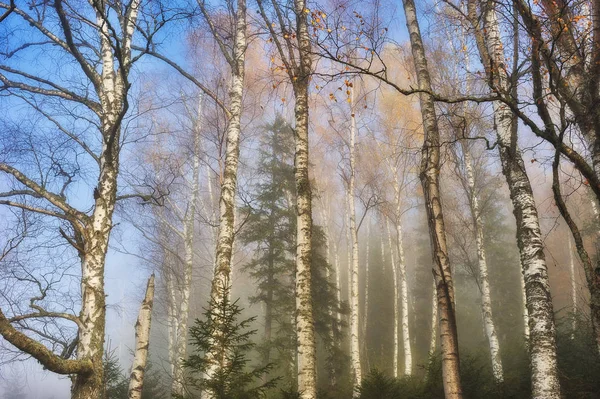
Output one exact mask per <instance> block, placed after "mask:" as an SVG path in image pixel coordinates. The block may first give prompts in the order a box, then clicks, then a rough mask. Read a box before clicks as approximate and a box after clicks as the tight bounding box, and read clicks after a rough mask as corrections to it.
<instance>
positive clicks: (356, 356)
mask: <svg viewBox="0 0 600 399" xmlns="http://www.w3.org/2000/svg"><path fill="white" fill-rule="evenodd" d="M350 91H353V89H352V88H350ZM350 100H351V101H352V94H351V97H350ZM350 104H351V116H350V118H351V119H350V148H349V151H350V176H349V177H348V191H347V192H346V195H347V196H348V208H349V209H348V212H349V216H350V224H349V225H348V228H349V230H350V239H351V242H352V263H351V264H350V358H351V363H350V364H351V367H352V374H353V385H354V386H355V387H357V386H360V384H361V380H362V370H361V363H360V342H359V336H358V334H359V324H360V323H359V316H358V307H359V301H358V232H357V226H356V207H355V203H354V181H355V172H356V170H355V145H356V118H355V113H354V104H353V102H351V103H350Z"/></svg>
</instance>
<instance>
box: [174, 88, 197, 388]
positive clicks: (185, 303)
mask: <svg viewBox="0 0 600 399" xmlns="http://www.w3.org/2000/svg"><path fill="white" fill-rule="evenodd" d="M201 117H202V96H200V98H199V99H198V114H197V118H196V120H195V123H194V129H193V130H194V131H193V134H194V147H193V154H192V173H191V179H192V181H191V192H190V196H189V199H188V203H187V209H186V212H185V215H184V219H183V234H182V236H183V237H182V238H183V246H184V250H185V258H184V270H183V286H181V287H178V288H179V290H181V298H180V303H179V312H177V320H175V321H173V322H174V323H175V324H176V326H177V335H176V339H175V355H174V360H175V364H174V367H173V380H172V387H171V390H172V392H173V393H174V394H176V395H183V394H184V391H183V379H184V376H183V361H184V360H185V358H186V352H187V336H188V321H189V313H190V292H191V290H192V275H193V271H194V233H195V222H196V204H197V202H198V196H199V195H198V194H199V191H200V182H199V176H198V175H199V172H200V139H201Z"/></svg>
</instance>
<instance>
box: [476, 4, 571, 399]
mask: <svg viewBox="0 0 600 399" xmlns="http://www.w3.org/2000/svg"><path fill="white" fill-rule="evenodd" d="M495 7H496V6H495V5H494V4H492V3H489V4H487V3H486V4H482V8H484V9H485V11H484V13H485V14H484V15H483V21H484V29H482V28H480V26H479V16H478V13H477V5H476V3H475V2H474V1H469V4H468V14H469V18H470V20H471V23H472V24H473V27H474V30H475V34H476V39H477V45H478V48H479V52H480V55H481V58H482V60H483V63H484V65H486V71H487V72H488V74H489V77H490V79H493V82H490V83H491V84H492V86H493V88H494V89H496V88H497V89H499V90H502V91H504V92H505V93H508V92H509V89H510V87H509V79H508V76H507V72H506V70H505V68H504V65H505V57H504V49H503V44H502V41H501V37H500V27H499V22H498V18H497V14H496V9H495ZM493 106H494V124H495V128H496V133H497V140H498V144H499V145H498V147H499V151H500V161H501V163H502V171H503V173H504V176H505V177H506V181H507V183H508V188H509V191H510V197H511V200H512V204H513V213H514V214H515V218H516V221H517V243H518V246H519V250H520V253H521V265H522V267H523V274H524V281H525V292H526V299H527V308H528V312H529V327H530V332H531V335H530V340H529V349H530V353H531V373H532V377H531V382H532V396H533V397H534V398H545V399H554V398H556V399H558V398H560V383H559V379H558V367H557V361H556V328H555V325H554V312H553V308H552V297H551V295H550V285H549V281H548V270H547V267H546V259H545V255H544V245H543V241H542V233H541V230H540V226H539V219H538V214H537V209H536V205H535V199H534V197H533V190H532V189H531V183H530V182H529V177H528V176H527V172H526V170H525V164H524V162H523V159H522V157H521V153H520V150H519V149H518V146H517V141H516V125H515V124H516V123H517V122H516V120H515V117H514V115H513V113H512V111H511V110H510V109H509V108H508V106H507V105H505V104H503V103H501V102H499V101H496V102H494V104H493Z"/></svg>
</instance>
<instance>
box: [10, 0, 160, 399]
mask: <svg viewBox="0 0 600 399" xmlns="http://www.w3.org/2000/svg"><path fill="white" fill-rule="evenodd" d="M0 8H1V9H4V10H9V9H12V13H11V15H10V16H9V18H11V19H13V21H14V23H15V24H17V25H18V26H22V27H23V28H25V29H28V30H29V31H28V32H30V34H31V37H35V39H34V40H33V41H32V42H27V41H26V40H27V39H24V37H25V36H24V37H21V38H15V41H13V42H12V43H10V44H9V46H10V47H11V50H10V51H9V52H8V54H12V55H15V54H19V55H21V56H26V55H28V56H31V55H32V54H37V53H36V52H37V51H38V50H39V51H44V49H47V50H48V51H50V52H49V53H48V54H49V56H51V57H53V59H54V60H63V61H64V62H67V63H70V65H71V67H72V68H74V69H71V71H73V73H74V74H75V75H74V76H73V75H72V76H71V79H70V80H69V79H67V80H60V79H54V78H47V77H46V76H45V74H44V72H43V71H40V70H36V69H33V70H31V69H29V68H27V70H28V71H27V72H26V71H25V69H20V68H19V66H18V65H15V63H16V60H11V59H10V58H11V57H6V58H4V59H3V62H2V64H1V65H0V71H1V72H0V81H1V82H2V88H3V90H4V91H5V92H6V93H8V94H11V95H12V96H13V98H16V99H20V101H22V102H23V104H26V105H28V106H29V107H30V108H31V109H32V110H33V111H35V112H36V113H38V115H40V116H41V117H42V118H45V120H46V122H47V123H48V124H49V125H50V126H53V127H54V128H55V129H56V132H58V133H59V134H61V135H62V137H63V139H64V140H67V141H69V142H71V143H74V144H75V145H77V146H78V147H79V149H80V150H81V151H82V153H84V154H85V155H86V156H87V157H89V158H88V159H89V161H88V162H89V164H90V165H92V168H93V169H92V170H94V169H95V172H94V174H95V175H96V177H95V179H96V181H95V183H93V185H94V186H95V188H94V189H93V192H92V193H90V194H89V197H88V198H90V197H93V202H92V206H91V208H90V207H89V203H88V205H86V206H84V207H82V209H84V210H81V209H78V208H77V207H76V206H75V205H73V199H72V198H68V194H69V193H68V191H67V189H68V188H69V186H70V184H71V183H72V182H73V180H74V179H75V178H76V175H75V174H74V173H72V171H69V170H63V172H64V173H63V174H62V178H61V179H59V180H58V181H55V182H52V183H51V182H48V181H46V180H45V178H44V172H43V171H41V174H40V175H36V172H35V171H33V170H30V169H29V168H26V167H25V165H24V164H20V163H19V160H18V159H15V157H14V156H8V155H6V156H3V159H2V160H1V161H0V172H1V173H2V175H4V176H5V177H6V178H7V179H8V181H10V185H11V186H12V187H18V188H16V189H10V188H9V189H3V192H2V194H1V195H0V197H2V200H1V201H0V204H2V205H4V206H9V207H16V208H21V209H24V210H26V211H28V212H34V213H38V214H41V215H44V216H46V217H49V218H56V219H55V220H60V221H61V223H63V224H64V225H65V229H66V230H65V229H62V228H61V230H60V231H61V235H62V236H63V238H64V239H65V240H66V241H67V242H68V243H69V244H70V245H71V246H72V247H73V248H74V249H75V250H76V251H77V253H78V255H79V258H80V260H81V309H80V312H79V314H78V315H73V314H62V313H61V314H58V313H55V312H52V311H49V310H46V309H44V308H42V307H39V306H37V305H36V306H34V308H33V309H34V310H35V312H33V313H32V314H28V315H8V316H6V315H5V314H4V313H1V312H0V333H1V334H2V335H3V337H4V338H5V339H6V340H7V341H8V342H10V343H11V344H12V345H14V346H15V347H17V348H18V349H19V350H21V351H23V352H25V353H27V354H28V355H30V356H32V357H34V358H35V359H37V360H38V361H39V362H40V363H41V364H42V365H43V366H44V367H45V368H46V369H48V370H50V371H52V372H55V373H58V374H65V375H72V376H73V379H72V380H73V387H72V391H71V392H72V397H73V398H77V399H79V398H81V399H83V398H100V397H101V394H102V383H103V367H102V358H103V353H104V333H105V317H106V299H105V293H104V265H105V258H106V252H107V249H108V242H109V237H110V232H111V230H112V228H113V225H112V217H113V212H114V209H115V204H116V202H117V201H118V200H119V199H122V198H126V197H130V196H122V195H119V194H118V193H117V192H118V190H117V188H118V187H117V186H118V184H117V179H118V175H119V161H120V152H121V145H122V136H121V133H122V122H123V120H124V118H125V117H126V114H127V112H128V109H129V98H128V94H129V90H130V87H131V83H130V80H129V77H130V71H131V68H132V66H133V64H134V63H135V62H136V61H137V60H138V59H139V57H140V56H141V54H133V53H132V44H133V40H134V32H135V31H136V29H137V28H136V22H137V20H138V16H139V15H140V10H141V8H140V2H139V1H137V0H133V1H130V2H127V3H125V4H122V3H118V4H117V3H114V4H113V3H111V4H108V3H104V2H92V3H90V4H89V5H84V4H79V3H78V4H73V3H70V2H65V1H62V0H59V1H56V2H54V3H53V4H52V5H49V4H46V3H40V4H32V5H30V6H29V8H28V9H27V10H25V9H21V8H19V7H15V6H14V4H6V3H0ZM88 17H89V19H88ZM159 25H160V24H159ZM155 26H157V25H155ZM146 33H148V34H152V32H146ZM54 57H55V58H54ZM63 57H64V58H63ZM57 102H58V104H62V105H63V106H64V107H65V109H67V110H69V112H67V116H65V117H63V116H55V115H53V110H52V106H51V105H52V104H54V105H56V104H57ZM55 109H56V108H55ZM79 117H84V118H86V119H87V120H89V121H90V124H89V127H90V128H93V129H94V131H95V134H94V135H90V136H86V135H81V134H80V133H79V132H78V131H75V130H72V129H71V128H72V127H73V126H74V124H73V121H74V120H75V119H76V118H79ZM96 143H100V145H96ZM61 180H62V181H61ZM32 200H33V202H32ZM67 226H68V227H67ZM69 230H70V231H69ZM32 304H34V305H35V301H34V302H32ZM23 317H25V318H30V319H40V318H42V319H44V318H59V319H62V320H66V321H67V322H69V323H74V325H75V326H76V327H77V343H76V350H75V351H74V352H75V353H76V358H75V359H70V358H64V357H61V356H60V355H58V354H56V353H54V352H53V351H52V350H50V349H49V348H47V347H46V346H45V345H43V344H41V343H40V342H38V341H36V340H35V339H34V338H32V337H31V336H29V335H27V334H26V333H24V332H23V331H21V330H20V329H18V328H15V326H14V325H13V323H15V322H16V321H17V320H19V319H22V318H23ZM72 353H73V351H71V353H70V354H69V356H70V355H71V354H72Z"/></svg>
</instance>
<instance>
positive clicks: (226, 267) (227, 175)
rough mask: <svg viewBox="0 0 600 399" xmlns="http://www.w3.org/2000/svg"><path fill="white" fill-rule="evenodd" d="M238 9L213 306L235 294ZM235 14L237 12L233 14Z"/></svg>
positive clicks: (217, 359)
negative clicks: (233, 277) (231, 292)
mask: <svg viewBox="0 0 600 399" xmlns="http://www.w3.org/2000/svg"><path fill="white" fill-rule="evenodd" d="M236 4H237V9H236V10H235V11H234V20H235V28H234V38H233V46H232V50H231V53H230V52H228V51H226V50H225V46H224V45H222V46H221V49H222V53H223V56H224V57H225V59H226V60H227V62H228V63H229V66H230V68H231V78H230V79H231V80H230V85H229V94H228V95H229V112H228V120H227V123H228V124H227V130H226V144H225V166H224V168H223V177H222V180H221V193H220V198H219V227H218V231H217V247H216V251H215V252H216V255H215V269H214V275H213V280H212V284H211V290H210V297H211V300H212V301H213V303H216V304H220V303H223V301H224V300H226V299H228V298H229V294H230V291H231V274H232V269H231V261H232V257H233V245H234V239H235V213H236V212H235V197H236V190H237V171H238V161H239V153H240V133H241V117H242V98H243V94H244V77H245V58H246V47H247V44H246V39H247V37H246V16H247V15H246V0H237V2H236ZM202 12H203V13H204V15H205V18H206V20H207V21H209V25H210V26H211V31H212V32H213V36H214V37H215V39H216V40H217V41H218V42H219V43H221V44H222V38H221V37H220V36H219V35H218V33H215V32H216V30H215V28H214V25H213V21H212V20H211V19H210V16H209V15H208V14H207V13H206V10H205V9H204V8H203V6H202ZM232 12H233V11H232ZM220 333H221V331H220V329H219V327H217V328H216V329H215V331H214V334H215V335H216V336H215V337H213V339H212V342H213V344H212V345H211V348H210V350H209V352H208V353H207V354H206V357H207V359H208V361H209V365H208V367H207V371H206V378H208V379H210V378H212V377H213V376H214V374H215V373H216V372H217V371H218V369H219V368H220V367H222V366H223V364H222V363H223V361H224V360H223V359H224V356H221V355H219V353H221V354H222V353H223V351H224V350H227V348H217V347H216V345H215V344H214V342H217V341H218V334H220ZM210 395H211V394H210V393H209V392H206V391H205V392H203V397H205V398H207V397H210Z"/></svg>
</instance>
